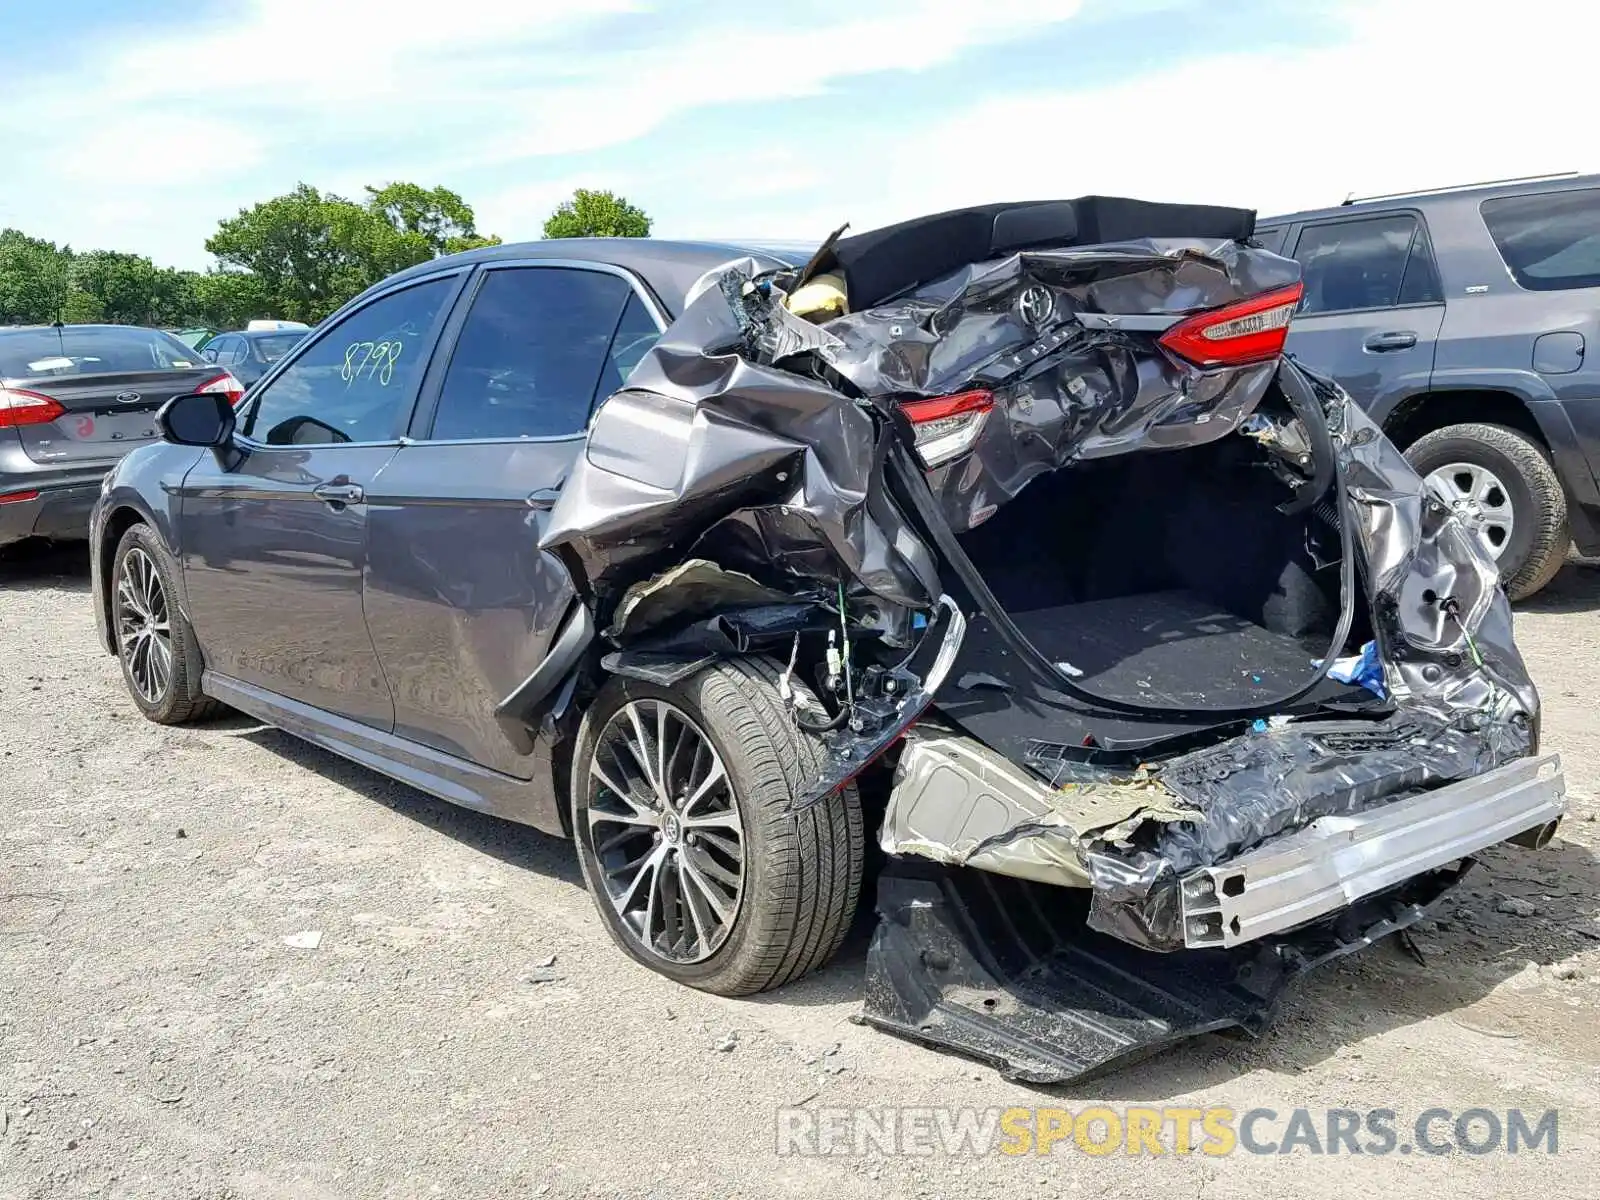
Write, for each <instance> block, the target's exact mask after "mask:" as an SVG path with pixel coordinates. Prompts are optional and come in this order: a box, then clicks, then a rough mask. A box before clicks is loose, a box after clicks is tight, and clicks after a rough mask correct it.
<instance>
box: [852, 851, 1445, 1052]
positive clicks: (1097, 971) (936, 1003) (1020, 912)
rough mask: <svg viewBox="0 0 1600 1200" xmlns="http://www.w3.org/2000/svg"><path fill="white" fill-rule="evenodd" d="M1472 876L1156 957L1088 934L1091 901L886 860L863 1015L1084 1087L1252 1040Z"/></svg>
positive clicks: (1417, 885)
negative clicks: (1285, 1009) (1153, 1061)
mask: <svg viewBox="0 0 1600 1200" xmlns="http://www.w3.org/2000/svg"><path fill="white" fill-rule="evenodd" d="M1470 865H1471V863H1470V861H1469V862H1467V863H1464V864H1462V866H1461V867H1460V869H1458V870H1453V871H1436V872H1433V873H1431V874H1429V875H1424V876H1419V877H1417V878H1416V879H1413V880H1410V881H1408V882H1407V883H1405V884H1402V885H1401V886H1400V887H1399V888H1396V889H1395V890H1393V891H1391V892H1387V893H1381V894H1379V895H1375V896H1370V897H1368V898H1366V899H1365V900H1362V901H1359V902H1358V903H1357V904H1355V905H1353V906H1352V907H1350V908H1348V909H1345V910H1343V911H1342V912H1341V913H1339V914H1337V915H1336V916H1335V917H1334V918H1332V919H1330V920H1328V921H1326V922H1323V923H1319V924H1316V925H1312V926H1309V927H1306V928H1303V929H1301V930H1298V931H1296V932H1294V933H1292V934H1289V935H1285V936H1283V937H1281V938H1274V939H1264V940H1262V941H1260V942H1256V943H1253V944H1251V945H1249V946H1241V947H1237V948H1236V949H1234V950H1181V951H1178V952H1176V953H1173V954H1158V953H1155V952H1154V951H1149V950H1141V949H1139V948H1137V947H1135V946H1131V945H1129V944H1127V943H1126V942H1122V941H1118V940H1117V939H1116V938H1112V937H1108V936H1106V935H1105V934H1101V933H1096V932H1094V931H1092V930H1090V929H1087V928H1086V927H1085V926H1084V924H1083V913H1084V911H1086V909H1087V903H1086V900H1087V893H1082V892H1076V891H1074V890H1072V889H1070V888H1058V887H1048V886H1046V885H1044V884H1037V883H1026V882H1023V881H1021V880H1017V879H1008V878H1006V877H1004V876H1000V875H990V874H987V873H985V872H983V871H971V870H962V869H957V868H947V867H939V866H937V865H935V864H921V863H915V864H913V863H899V862H892V863H891V864H890V865H889V866H888V867H886V868H885V870H884V872H883V874H882V875H881V876H880V877H879V880H878V916H879V924H878V928H877V931H876V933H875V934H874V935H873V939H872V946H871V949H870V950H869V951H868V952H867V978H866V989H865V1001H864V1006H863V1011H862V1016H861V1018H860V1019H861V1020H862V1021H864V1022H865V1023H866V1024H868V1025H872V1026H874V1027H876V1028H879V1029H883V1030H886V1031H888V1032H890V1033H895V1034H899V1035H900V1036H902V1037H907V1038H910V1039H912V1040H914V1041H918V1042H921V1043H923V1044H924V1045H929V1046H937V1047H940V1048H943V1049H950V1050H956V1051H959V1052H960V1053H963V1054H967V1055H970V1056H972V1057H973V1058H976V1059H979V1060H981V1061H983V1062H987V1063H990V1064H991V1065H993V1066H995V1067H997V1068H998V1069H999V1070H1000V1072H1001V1074H1003V1075H1004V1076H1005V1077H1006V1078H1008V1079H1014V1080H1018V1081H1020V1082H1024V1083H1067V1082H1074V1081H1078V1080H1082V1079H1087V1078H1090V1077H1092V1076H1094V1075H1096V1074H1100V1073H1104V1072H1107V1071H1111V1070H1116V1069H1120V1068H1122V1067H1125V1066H1128V1065H1130V1064H1131V1063H1133V1062H1135V1061H1137V1060H1138V1059H1140V1058H1144V1057H1147V1056H1148V1055H1150V1054H1153V1053H1156V1052H1157V1051H1159V1050H1161V1049H1163V1048H1165V1047H1167V1046H1170V1045H1172V1044H1173V1043H1175V1042H1178V1041H1181V1040H1183V1039H1185V1038H1189V1037H1194V1036H1196V1035H1197V1034H1202V1033H1212V1032H1216V1031H1220V1030H1228V1029H1232V1030H1240V1031H1243V1032H1245V1033H1247V1034H1259V1033H1260V1032H1261V1031H1262V1030H1263V1029H1265V1028H1266V1026H1267V1025H1268V1023H1269V1022H1270V1021H1271V1019H1272V1016H1273V1013H1274V1010H1275V1009H1276V1006H1277V1003H1278V1001H1279V999H1280V998H1281V997H1282V996H1283V993H1284V992H1285V990H1286V989H1287V988H1288V987H1289V985H1290V984H1291V983H1292V982H1293V981H1294V980H1295V978H1296V977H1298V976H1299V975H1300V974H1302V973H1303V972H1305V971H1307V970H1310V969H1311V968H1312V967H1316V966H1319V965H1321V964H1322V963H1325V962H1329V961H1331V960H1333V959H1336V958H1340V957H1342V956H1344V955H1346V954H1349V953H1351V952H1353V951H1356V950H1359V949H1361V948H1362V947H1364V946H1367V945H1370V944H1371V943H1372V942H1374V941H1376V940H1378V939H1379V938H1382V937H1385V936H1387V935H1388V934H1391V933H1394V932H1396V931H1398V930H1401V929H1404V928H1406V927H1407V926H1408V925H1410V924H1412V923H1413V922H1415V921H1416V920H1418V919H1419V918H1420V917H1422V916H1423V915H1424V914H1425V913H1426V911H1427V909H1428V907H1429V906H1430V905H1432V904H1433V903H1434V902H1435V901H1437V900H1438V899H1439V898H1440V897H1441V896H1443V895H1444V894H1445V893H1446V892H1448V891H1449V890H1450V889H1451V888H1452V887H1453V886H1454V885H1455V884H1456V882H1458V881H1459V880H1460V878H1461V876H1462V874H1464V873H1465V871H1466V869H1467V868H1468V867H1470Z"/></svg>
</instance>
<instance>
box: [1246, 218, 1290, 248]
mask: <svg viewBox="0 0 1600 1200" xmlns="http://www.w3.org/2000/svg"><path fill="white" fill-rule="evenodd" d="M1288 232H1289V227H1288V226H1287V225H1280V226H1278V227H1277V228H1276V229H1258V230H1256V234H1255V238H1254V239H1253V240H1254V241H1255V242H1256V243H1257V244H1259V245H1260V247H1261V248H1262V249H1263V250H1270V251H1272V253H1274V254H1282V253H1283V240H1284V237H1285V236H1286V235H1287V234H1288Z"/></svg>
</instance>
